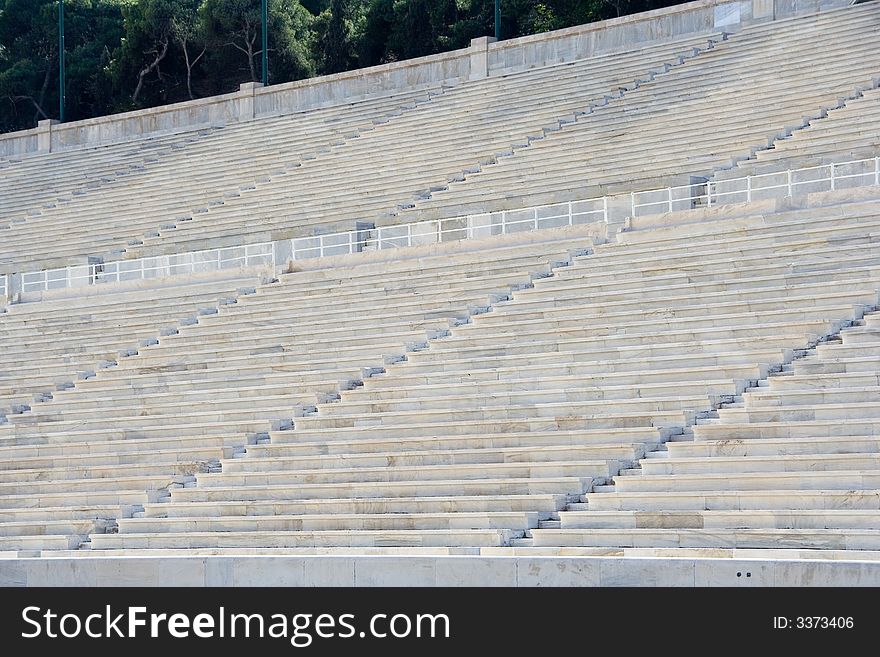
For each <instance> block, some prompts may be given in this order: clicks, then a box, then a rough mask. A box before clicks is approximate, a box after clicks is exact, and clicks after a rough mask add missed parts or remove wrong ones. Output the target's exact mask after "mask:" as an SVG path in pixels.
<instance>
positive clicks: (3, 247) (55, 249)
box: [0, 90, 437, 271]
mask: <svg viewBox="0 0 880 657" xmlns="http://www.w3.org/2000/svg"><path fill="white" fill-rule="evenodd" d="M436 92H437V91H436V90H434V91H431V90H427V91H425V90H420V91H410V92H405V93H401V94H398V95H394V96H387V97H379V98H374V99H369V100H363V101H361V102H356V103H352V104H349V105H343V106H339V107H332V108H324V109H318V110H314V111H310V112H304V113H299V114H293V115H288V116H283V117H277V118H272V119H261V120H259V121H254V122H250V123H241V124H234V125H229V126H227V127H225V128H223V129H221V130H214V131H211V132H210V133H209V134H206V135H204V136H202V137H200V138H199V139H198V140H195V141H192V143H190V144H189V145H188V146H187V147H186V148H184V149H180V150H179V151H178V153H177V156H176V157H170V158H169V157H165V158H162V159H160V161H158V162H156V163H155V164H152V165H150V166H149V167H148V168H146V169H145V170H144V171H143V172H141V173H140V175H138V176H136V177H130V178H126V179H120V181H119V182H117V183H116V184H111V185H105V186H103V187H101V188H100V189H97V190H95V191H94V192H89V191H86V193H84V194H82V195H77V196H76V197H75V200H74V201H72V202H70V203H66V204H59V205H56V206H55V207H53V208H44V209H43V210H42V212H41V213H40V214H39V215H34V216H30V217H29V218H28V220H27V221H26V222H25V223H23V224H16V225H15V226H13V227H12V228H11V229H10V230H9V231H8V232H4V233H3V240H2V242H0V267H2V269H0V271H3V270H5V271H28V269H29V268H34V267H37V266H38V265H43V266H54V265H57V264H67V262H68V261H69V260H70V259H71V258H74V257H77V256H80V257H81V256H86V255H95V256H115V257H119V255H120V254H121V253H122V252H123V251H124V250H125V248H126V247H127V246H131V245H137V244H140V243H142V241H143V240H144V239H145V235H155V234H158V233H159V231H160V230H162V231H168V230H171V227H172V226H176V225H182V222H186V221H189V220H192V219H193V217H194V216H197V215H200V214H203V213H205V212H207V211H208V209H209V208H212V207H216V206H218V205H222V204H223V203H225V202H227V201H231V200H232V199H237V198H241V201H240V204H241V205H242V207H249V208H250V210H249V212H248V221H247V222H246V224H244V225H241V226H240V227H239V228H240V230H239V231H238V232H237V233H235V234H233V235H231V236H229V237H230V239H229V240H228V242H227V243H228V244H230V245H238V244H242V243H244V242H257V241H260V240H261V239H262V238H261V236H260V234H259V232H258V230H257V224H256V223H255V222H254V216H253V214H254V213H253V207H251V206H250V205H249V201H248V197H249V194H248V192H249V190H253V189H254V188H255V187H257V186H258V185H260V184H264V183H265V182H268V181H269V180H270V179H272V178H277V177H279V176H280V177H284V176H285V174H287V173H288V172H290V171H292V170H293V169H295V168H297V167H300V166H302V165H303V163H305V162H307V161H309V160H312V159H314V158H316V157H318V156H319V154H321V153H327V152H330V151H331V150H334V149H338V148H339V147H340V146H341V145H342V144H344V143H345V142H346V140H348V139H352V138H355V137H357V136H358V135H360V134H362V133H366V132H368V131H369V130H370V129H372V128H373V127H375V125H376V124H382V123H384V122H387V121H388V120H389V119H390V118H392V117H394V116H397V115H399V114H401V113H403V112H406V111H408V109H411V108H414V107H417V106H418V105H419V104H420V103H423V102H426V101H427V99H429V98H430V97H431V95H432V94H433V93H436ZM129 148H136V146H130V147H129ZM53 157H54V156H53ZM59 157H61V156H60V155H59ZM69 157H71V156H68V158H69ZM39 159H40V160H51V159H52V158H43V157H41V158H39ZM25 162H29V160H25ZM55 177H59V176H58V174H55ZM41 179H42V177H39V178H38V180H37V182H36V184H39V180H41ZM123 181H124V183H125V184H122V182H123ZM83 217H88V218H89V220H88V221H87V222H86V221H83ZM263 237H265V236H263ZM219 244H220V242H215V243H214V244H213V245H214V246H216V245H219ZM175 252H177V251H175Z"/></svg>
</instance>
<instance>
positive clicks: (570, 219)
mask: <svg viewBox="0 0 880 657" xmlns="http://www.w3.org/2000/svg"><path fill="white" fill-rule="evenodd" d="M571 208H572V204H571V201H569V202H568V225H569V226H574V214H573V212H572V209H571Z"/></svg>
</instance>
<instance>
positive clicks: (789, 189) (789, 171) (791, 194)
mask: <svg viewBox="0 0 880 657" xmlns="http://www.w3.org/2000/svg"><path fill="white" fill-rule="evenodd" d="M788 198H794V188H793V186H792V181H791V169H789V170H788Z"/></svg>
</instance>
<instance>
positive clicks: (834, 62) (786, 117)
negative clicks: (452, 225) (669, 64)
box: [399, 3, 880, 221]
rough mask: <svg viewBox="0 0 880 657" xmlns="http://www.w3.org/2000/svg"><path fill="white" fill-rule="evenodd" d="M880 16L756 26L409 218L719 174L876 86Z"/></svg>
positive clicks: (864, 13)
mask: <svg viewBox="0 0 880 657" xmlns="http://www.w3.org/2000/svg"><path fill="white" fill-rule="evenodd" d="M878 17H880V6H878V5H877V4H876V3H868V4H865V5H862V6H858V7H851V8H847V9H845V10H840V11H829V12H827V13H821V14H817V15H815V16H811V17H801V18H796V19H791V20H788V21H776V22H773V23H767V24H764V25H758V26H752V27H747V28H745V29H743V30H742V31H740V32H737V33H736V34H733V35H731V36H730V37H729V38H728V39H727V41H725V42H724V43H722V44H720V45H718V46H717V47H716V48H713V49H711V50H707V51H705V52H704V53H702V54H701V55H699V56H698V57H696V58H694V59H693V60H691V61H689V62H687V63H686V64H685V65H684V66H681V67H678V68H675V69H672V70H670V71H669V72H668V73H667V74H666V75H663V76H659V77H657V78H656V79H655V80H654V81H653V82H650V83H647V84H644V85H641V86H640V87H639V88H638V89H634V90H632V91H628V92H627V93H626V94H625V95H624V96H623V98H620V99H617V100H615V101H614V102H612V103H609V104H608V105H607V106H606V107H602V108H598V109H596V110H595V111H594V112H593V114H591V115H590V117H589V118H588V120H584V121H579V122H578V123H577V124H575V125H571V126H566V128H565V129H564V130H562V131H560V132H557V133H554V134H552V135H548V136H547V138H546V139H544V140H542V141H540V142H536V143H533V144H532V145H531V146H530V147H529V148H528V149H524V150H521V151H518V152H517V154H516V156H515V157H511V158H505V159H503V160H500V161H499V162H498V163H497V164H496V165H495V166H492V167H487V168H485V169H484V170H483V171H481V172H480V173H478V174H475V175H472V176H468V178H467V180H465V181H463V182H455V183H451V184H450V185H449V189H448V190H446V191H440V192H437V193H436V194H434V195H433V196H432V198H430V199H426V200H422V201H417V202H416V203H415V209H414V210H412V211H408V212H402V213H401V214H400V215H399V220H400V221H415V220H418V219H433V218H438V217H444V216H455V215H460V214H467V213H479V212H485V211H486V210H491V209H501V208H517V207H522V206H525V205H535V204H541V203H556V202H560V201H564V200H571V199H578V198H591V197H596V196H602V195H604V194H606V193H610V194H617V193H627V194H628V193H629V192H631V191H638V190H644V189H652V188H655V187H666V186H667V185H668V184H669V183H670V182H673V183H674V184H678V185H688V184H690V183H691V180H690V177H691V176H699V177H709V176H711V175H712V173H713V171H714V170H715V169H718V168H721V167H730V166H732V165H733V163H735V162H736V161H737V160H739V159H742V158H744V157H748V156H749V155H750V154H751V153H752V151H753V150H755V149H757V148H760V147H766V146H767V145H768V144H770V143H772V142H773V140H774V139H775V138H776V137H778V136H782V135H784V134H786V133H787V132H788V131H790V130H792V129H794V128H796V127H799V126H801V125H803V123H804V121H805V120H808V119H810V118H814V117H817V116H820V115H821V114H822V111H823V110H824V109H827V108H830V107H836V106H838V104H839V103H840V102H841V99H843V98H845V97H848V96H850V95H852V94H854V93H856V90H857V89H859V88H861V89H865V88H868V87H870V86H872V84H874V81H875V78H876V76H877V74H878V71H880V51H878V50H877V48H875V47H874V45H873V44H874V43H875V42H876V40H877V38H878V36H880V21H878ZM817 63H821V65H817ZM865 124H867V122H865ZM739 200H740V199H735V198H734V199H730V201H739Z"/></svg>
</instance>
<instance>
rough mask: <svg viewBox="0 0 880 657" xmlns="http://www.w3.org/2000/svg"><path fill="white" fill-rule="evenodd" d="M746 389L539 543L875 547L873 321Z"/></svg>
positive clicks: (878, 545) (878, 513) (538, 537)
mask: <svg viewBox="0 0 880 657" xmlns="http://www.w3.org/2000/svg"><path fill="white" fill-rule="evenodd" d="M859 324H861V326H857V327H854V328H847V329H844V330H843V331H842V332H841V333H840V338H839V339H837V340H834V341H832V342H828V343H826V344H821V345H819V346H818V347H817V348H816V349H815V350H813V352H811V353H810V354H809V355H807V356H806V357H805V358H801V359H798V360H796V361H794V362H793V363H792V364H790V365H789V366H788V367H786V368H785V369H784V370H783V371H782V372H780V373H779V374H777V375H774V376H771V377H770V378H769V379H768V380H766V381H762V382H761V385H760V386H758V387H756V388H753V389H751V390H749V391H748V392H746V393H745V394H744V395H743V396H742V401H739V402H737V403H735V404H731V405H728V406H726V407H724V408H722V409H721V410H720V411H719V412H718V416H719V417H718V419H717V420H713V421H711V422H708V421H707V423H705V424H697V426H695V427H694V430H693V433H694V436H693V438H694V439H693V441H687V442H670V443H669V444H668V451H665V452H656V453H653V454H649V455H648V456H649V457H650V458H646V459H644V460H643V461H642V462H641V468H640V473H641V474H634V475H633V476H629V477H621V478H619V479H618V480H617V482H616V486H615V492H614V493H604V494H595V495H590V496H588V499H589V505H588V510H586V511H570V512H563V513H561V514H560V523H559V524H560V529H558V530H546V531H545V530H537V531H536V532H535V545H550V544H553V545H569V546H570V545H579V546H634V547H642V548H649V547H651V548H664V547H685V548H703V549H705V548H726V549H740V550H743V549H757V548H763V549H772V550H777V551H778V550H780V549H798V550H801V551H802V552H801V553H802V554H803V552H804V551H807V550H817V549H821V550H859V551H870V552H869V555H870V553H872V552H874V553H875V552H876V551H877V550H878V549H880V452H878V449H880V443H878V439H877V429H878V426H880V424H878V414H877V404H876V399H877V394H878V390H880V387H878V383H880V366H878V364H877V360H876V358H874V354H875V353H877V352H880V315H878V314H877V313H871V314H868V315H866V316H865V318H864V321H863V322H860V323H859Z"/></svg>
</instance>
